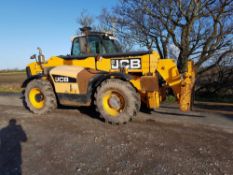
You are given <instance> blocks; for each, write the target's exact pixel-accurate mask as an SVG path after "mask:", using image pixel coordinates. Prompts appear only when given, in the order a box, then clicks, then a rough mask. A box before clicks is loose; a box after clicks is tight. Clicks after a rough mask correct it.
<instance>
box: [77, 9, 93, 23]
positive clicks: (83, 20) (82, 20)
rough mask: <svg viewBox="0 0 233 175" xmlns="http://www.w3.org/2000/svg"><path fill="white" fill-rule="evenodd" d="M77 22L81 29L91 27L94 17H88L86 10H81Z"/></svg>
mask: <svg viewBox="0 0 233 175" xmlns="http://www.w3.org/2000/svg"><path fill="white" fill-rule="evenodd" d="M77 22H78V24H79V25H80V26H81V27H91V26H93V22H94V17H93V16H91V15H89V14H88V13H87V11H86V10H83V11H82V12H81V14H80V16H79V18H78V21H77Z"/></svg>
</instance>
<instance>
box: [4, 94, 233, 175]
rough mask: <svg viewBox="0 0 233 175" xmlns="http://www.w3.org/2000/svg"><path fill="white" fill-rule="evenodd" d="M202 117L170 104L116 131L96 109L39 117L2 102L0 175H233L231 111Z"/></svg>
mask: <svg viewBox="0 0 233 175" xmlns="http://www.w3.org/2000/svg"><path fill="white" fill-rule="evenodd" d="M198 110H199V111H198ZM201 110H202V108H196V111H198V112H192V113H189V114H183V113H179V112H178V110H177V107H176V106H169V105H168V106H167V105H164V106H163V107H162V108H161V110H159V111H157V112H152V113H151V114H146V113H143V112H141V113H140V114H139V116H138V117H137V118H136V119H134V120H133V121H132V122H130V123H128V124H126V125H119V126H118V125H116V126H113V125H110V124H106V123H104V122H103V121H101V120H99V119H98V114H97V113H95V112H94V110H93V109H91V108H79V109H57V110H56V111H54V112H52V113H51V114H48V115H46V116H36V115H34V114H31V113H30V112H28V111H27V110H25V109H24V108H23V107H22V106H21V104H20V100H19V97H18V96H9V95H8V96H6V95H4V96H0V128H1V131H0V137H1V139H0V174H1V175H5V174H7V173H6V172H11V173H8V174H14V173H15V172H22V174H23V175H31V174H33V175H44V174H51V175H53V174H54V175H57V174H65V175H75V174H77V175H78V174H82V175H83V174H97V175H100V174H119V175H130V174H138V175H142V174H148V175H151V174H155V175H159V174H169V175H170V174H188V175H189V174H196V175H202V174H207V175H210V174H212V175H215V174H216V175H219V174H229V175H230V174H233V115H231V112H232V111H231V109H230V111H228V112H229V113H227V114H219V113H218V114H215V113H211V112H200V111H201ZM209 110H211V109H209ZM4 173H5V174H4Z"/></svg>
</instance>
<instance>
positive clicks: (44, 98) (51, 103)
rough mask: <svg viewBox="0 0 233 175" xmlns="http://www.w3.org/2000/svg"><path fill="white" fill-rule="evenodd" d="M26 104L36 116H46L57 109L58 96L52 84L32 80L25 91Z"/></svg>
mask: <svg viewBox="0 0 233 175" xmlns="http://www.w3.org/2000/svg"><path fill="white" fill-rule="evenodd" d="M23 100H24V104H25V105H26V107H27V108H28V109H29V110H30V111H31V112H33V113H35V114H39V115H40V114H45V113H48V112H50V111H52V110H53V109H55V108H56V107H57V100H56V96H55V94H54V91H53V87H52V86H51V84H50V82H48V81H45V80H40V79H36V80H32V81H31V82H29V83H28V85H27V86H26V88H25V91H24V99H23Z"/></svg>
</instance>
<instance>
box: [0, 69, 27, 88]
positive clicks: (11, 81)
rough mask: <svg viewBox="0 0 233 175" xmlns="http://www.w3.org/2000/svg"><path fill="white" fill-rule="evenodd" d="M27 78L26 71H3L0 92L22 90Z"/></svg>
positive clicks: (0, 74)
mask: <svg viewBox="0 0 233 175" xmlns="http://www.w3.org/2000/svg"><path fill="white" fill-rule="evenodd" d="M25 79H26V73H25V72H1V73H0V92H20V91H21V85H22V83H23V81H24V80H25Z"/></svg>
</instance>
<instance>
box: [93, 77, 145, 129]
mask: <svg viewBox="0 0 233 175" xmlns="http://www.w3.org/2000/svg"><path fill="white" fill-rule="evenodd" d="M95 104H96V107H97V110H98V111H99V112H100V114H101V117H102V118H104V119H105V120H106V121H107V122H110V123H114V124H122V123H126V122H128V121H129V120H131V119H132V118H133V117H134V116H136V114H137V113H138V111H139V109H140V105H141V100H140V96H139V94H138V93H137V92H136V90H135V89H134V88H133V87H132V86H131V85H130V83H128V82H125V81H122V80H119V79H109V80H106V81H104V82H103V83H102V84H101V85H100V86H99V87H98V89H97V92H96V94H95Z"/></svg>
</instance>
